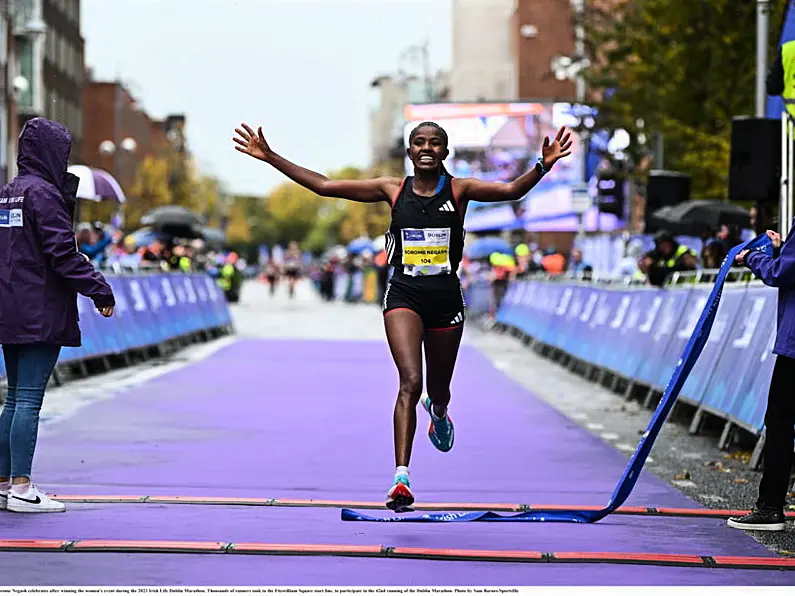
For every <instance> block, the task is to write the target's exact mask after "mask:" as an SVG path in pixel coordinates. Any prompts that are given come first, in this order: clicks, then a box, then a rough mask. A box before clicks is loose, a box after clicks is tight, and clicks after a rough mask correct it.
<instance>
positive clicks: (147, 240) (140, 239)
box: [127, 228, 166, 246]
mask: <svg viewBox="0 0 795 596" xmlns="http://www.w3.org/2000/svg"><path fill="white" fill-rule="evenodd" d="M127 238H132V242H134V243H135V246H149V245H150V244H152V243H153V242H155V241H158V240H161V241H162V240H166V238H164V237H163V235H162V234H158V233H157V232H155V231H154V230H153V229H152V228H141V229H139V230H135V231H134V232H131V233H130V234H128V235H127Z"/></svg>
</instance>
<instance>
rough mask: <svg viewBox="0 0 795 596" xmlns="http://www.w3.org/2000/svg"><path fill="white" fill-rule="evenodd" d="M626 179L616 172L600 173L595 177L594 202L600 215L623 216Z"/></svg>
mask: <svg viewBox="0 0 795 596" xmlns="http://www.w3.org/2000/svg"><path fill="white" fill-rule="evenodd" d="M625 186H626V179H625V178H624V176H623V175H622V174H620V173H618V172H610V171H606V172H601V173H599V174H597V177H596V202H597V205H598V206H599V211H600V212H601V213H612V214H613V215H617V216H618V217H623V216H624V198H625V194H626V193H625Z"/></svg>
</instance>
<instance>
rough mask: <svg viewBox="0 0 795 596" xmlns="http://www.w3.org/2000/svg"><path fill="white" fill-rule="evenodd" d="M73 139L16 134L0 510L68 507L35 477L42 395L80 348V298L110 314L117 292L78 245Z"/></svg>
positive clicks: (5, 221) (1, 275)
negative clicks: (70, 349)
mask: <svg viewBox="0 0 795 596" xmlns="http://www.w3.org/2000/svg"><path fill="white" fill-rule="evenodd" d="M71 150H72V137H71V135H70V134H69V131H68V130H67V129H66V128H65V127H63V126H62V125H60V124H58V123H56V122H52V121H50V120H46V119H44V118H34V119H33V120H30V121H29V122H27V123H26V124H25V126H24V128H23V129H22V133H21V134H20V136H19V151H18V158H17V165H18V166H19V175H18V176H17V177H16V178H14V179H13V180H12V181H11V182H9V183H8V184H6V185H5V186H3V187H2V189H0V344H2V346H3V357H4V358H5V365H6V374H7V376H8V394H7V395H6V400H5V405H4V407H3V411H2V414H0V509H9V510H11V511H15V512H19V513H46V512H57V511H64V510H65V509H66V508H65V506H64V505H63V503H59V502H58V501H55V500H53V499H51V498H50V497H49V496H48V495H46V494H45V493H44V492H43V491H41V490H40V489H39V488H38V487H37V486H36V485H35V484H34V483H33V482H32V480H31V468H32V465H33V454H34V450H35V447H36V438H37V436H38V428H39V411H40V410H41V405H42V402H43V400H44V391H45V389H46V387H47V382H48V381H49V379H50V376H51V375H52V372H53V370H54V368H55V364H56V362H57V361H58V355H59V353H60V350H61V347H62V346H79V345H80V327H79V325H78V316H77V294H78V293H80V294H83V295H84V296H88V297H89V298H91V299H92V300H93V301H94V305H95V306H96V308H97V309H98V310H99V311H100V312H101V313H102V314H103V315H104V316H106V317H109V316H111V315H112V314H113V307H114V305H115V300H114V297H113V291H112V290H111V287H110V286H109V285H108V283H107V282H106V281H105V278H103V277H102V275H101V274H100V273H99V272H98V271H96V270H95V269H94V267H92V266H91V264H90V263H89V262H88V259H87V258H86V257H85V256H84V255H81V254H80V253H79V252H78V250H77V240H76V238H75V235H74V232H73V229H72V225H73V219H74V210H75V201H76V199H75V193H76V192H77V182H78V180H77V177H76V176H74V175H72V174H69V173H67V171H66V166H67V164H68V162H69V154H70V153H71Z"/></svg>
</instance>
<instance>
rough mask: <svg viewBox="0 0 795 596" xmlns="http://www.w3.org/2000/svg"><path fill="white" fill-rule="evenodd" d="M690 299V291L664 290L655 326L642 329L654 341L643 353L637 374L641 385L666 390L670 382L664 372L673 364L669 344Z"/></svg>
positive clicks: (645, 326) (648, 344) (644, 326)
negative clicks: (663, 376)
mask: <svg viewBox="0 0 795 596" xmlns="http://www.w3.org/2000/svg"><path fill="white" fill-rule="evenodd" d="M689 297H690V290H689V289H671V290H664V291H662V292H661V298H662V304H660V307H659V311H658V312H657V313H655V319H654V323H653V326H648V325H647V323H644V324H643V325H641V327H640V328H639V329H640V330H642V331H643V332H644V333H647V334H648V335H647V337H648V338H650V339H651V341H650V342H649V343H647V346H646V347H647V351H646V352H645V353H644V354H643V360H642V361H641V363H640V366H639V367H638V371H637V372H636V373H635V375H634V376H635V378H636V379H638V380H639V381H641V382H642V383H644V384H646V385H649V386H652V387H657V388H660V387H664V386H665V384H666V383H667V379H662V373H661V371H664V370H667V369H668V365H669V364H670V363H671V361H672V358H671V356H670V353H669V352H668V345H669V344H670V343H671V341H672V340H673V338H674V337H675V335H676V329H677V326H678V325H679V321H680V319H681V318H682V315H683V314H684V310H685V307H686V306H687V302H688V298H689ZM655 304H656V302H655ZM648 320H649V319H647V322H648ZM680 353H681V352H680ZM666 356H668V360H666ZM674 358H675V359H673V363H674V365H676V358H678V355H677V356H676V357H674Z"/></svg>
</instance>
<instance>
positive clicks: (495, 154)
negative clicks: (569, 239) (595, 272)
mask: <svg viewBox="0 0 795 596" xmlns="http://www.w3.org/2000/svg"><path fill="white" fill-rule="evenodd" d="M573 110H574V107H573V106H572V105H571V104H568V103H502V104H500V103H483V104H412V105H407V106H405V109H404V120H405V127H404V137H405V139H404V140H405V142H406V144H408V138H409V134H410V133H411V131H412V130H413V129H414V127H416V126H417V125H418V124H420V123H421V122H425V121H429V120H430V121H433V122H436V123H438V124H439V125H440V126H442V128H444V129H445V131H447V135H448V137H449V139H450V144H449V149H450V156H449V158H448V159H447V161H446V162H445V166H446V167H447V169H448V171H449V172H450V173H451V174H452V175H453V176H456V177H462V178H465V177H472V178H478V179H480V180H487V181H500V182H508V181H510V180H513V179H514V178H516V177H518V176H520V175H521V174H523V173H524V172H526V171H527V169H528V168H530V167H532V166H533V165H534V164H535V162H536V160H537V159H538V157H539V156H540V155H541V145H542V143H543V140H544V137H545V136H548V137H550V138H553V137H554V135H555V134H556V132H557V130H558V129H559V128H560V127H561V126H569V127H571V126H575V125H576V124H577V123H578V122H579V119H578V118H576V117H575V116H574V115H573ZM572 134H573V140H574V144H573V146H572V154H571V155H570V156H569V157H567V158H566V159H564V160H561V161H560V162H558V163H557V165H556V166H555V167H554V168H553V169H552V171H551V172H550V173H549V174H547V175H546V176H544V178H543V179H542V181H541V182H540V183H539V184H538V185H537V186H536V187H535V188H534V189H533V190H532V191H531V192H530V193H528V195H527V196H526V197H525V198H523V199H522V201H521V202H520V203H519V204H517V203H512V204H511V205H510V208H508V206H507V205H494V204H490V203H481V204H478V203H473V204H470V206H469V209H468V212H467V221H466V224H467V228H468V229H470V230H471V231H478V228H482V229H485V228H491V229H493V228H495V227H500V228H524V229H526V230H531V231H572V232H573V231H576V230H577V227H578V223H579V218H578V217H577V214H576V213H574V210H573V208H572V191H573V189H574V188H576V187H582V185H583V183H584V182H587V181H588V180H587V179H586V167H587V165H590V163H589V162H590V161H591V160H589V159H588V156H587V155H586V153H587V148H586V147H584V146H583V143H582V139H581V138H580V136H579V135H578V134H577V133H572ZM407 146H408V145H407ZM405 163H406V173H407V175H411V174H412V173H413V167H412V164H411V162H410V161H409V159H408V157H406V162H405ZM588 169H591V168H588ZM599 215H600V214H599V213H598V210H597V209H596V208H595V207H594V208H592V209H591V211H590V212H588V213H586V214H585V217H584V223H585V227H586V229H591V230H595V229H600V230H603V231H609V230H613V229H615V228H616V227H618V224H619V222H618V221H617V218H616V217H615V216H612V215H606V214H601V217H599ZM485 222H488V223H485ZM483 226H485V228H483ZM473 228H475V229H473Z"/></svg>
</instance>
